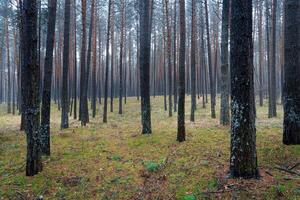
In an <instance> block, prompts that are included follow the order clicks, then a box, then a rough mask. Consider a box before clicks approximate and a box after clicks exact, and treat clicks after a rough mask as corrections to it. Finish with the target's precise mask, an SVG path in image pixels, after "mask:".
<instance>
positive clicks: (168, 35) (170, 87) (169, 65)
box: [165, 0, 173, 117]
mask: <svg viewBox="0 0 300 200" xmlns="http://www.w3.org/2000/svg"><path fill="white" fill-rule="evenodd" d="M165 4H166V5H165V9H166V25H167V54H168V59H167V60H168V94H169V117H172V113H173V109H172V104H173V102H172V59H171V56H172V52H171V48H172V38H171V26H170V20H169V7H168V4H169V1H168V0H165Z"/></svg>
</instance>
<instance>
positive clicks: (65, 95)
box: [60, 0, 71, 129]
mask: <svg viewBox="0 0 300 200" xmlns="http://www.w3.org/2000/svg"><path fill="white" fill-rule="evenodd" d="M70 13H71V0H65V19H64V20H65V21H64V50H63V75H62V91H61V126H60V127H61V129H65V128H69V92H68V89H69V78H68V77H69V63H70V59H69V58H70V54H69V50H70V21H71V20H70V16H71V14H70Z"/></svg>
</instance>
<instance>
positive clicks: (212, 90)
mask: <svg viewBox="0 0 300 200" xmlns="http://www.w3.org/2000/svg"><path fill="white" fill-rule="evenodd" d="M205 15H206V17H205V18H206V34H207V51H208V70H209V81H210V102H211V117H212V118H216V108H215V105H216V96H215V82H214V75H213V67H212V60H211V45H210V34H209V20H208V5H207V0H205Z"/></svg>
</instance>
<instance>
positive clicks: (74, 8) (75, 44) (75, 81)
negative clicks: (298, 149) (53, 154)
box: [73, 0, 77, 119]
mask: <svg viewBox="0 0 300 200" xmlns="http://www.w3.org/2000/svg"><path fill="white" fill-rule="evenodd" d="M73 1H74V2H73V15H74V16H73V20H74V22H73V24H74V27H73V28H74V33H73V34H74V36H73V37H74V41H73V42H74V51H73V52H74V77H73V78H74V83H73V98H74V108H73V112H74V113H73V118H74V119H77V37H76V36H77V35H76V34H77V25H76V18H77V15H76V0H73Z"/></svg>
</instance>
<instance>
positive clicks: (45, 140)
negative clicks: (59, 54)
mask: <svg viewBox="0 0 300 200" xmlns="http://www.w3.org/2000/svg"><path fill="white" fill-rule="evenodd" d="M48 12H49V18H48V25H47V26H48V28H47V44H46V57H45V65H44V84H43V85H44V87H43V95H42V109H41V111H42V116H41V139H42V141H41V142H42V152H43V153H44V154H45V155H48V156H49V155H50V110H51V108H50V107H51V83H52V71H53V67H52V65H53V48H54V36H55V20H56V0H48Z"/></svg>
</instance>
